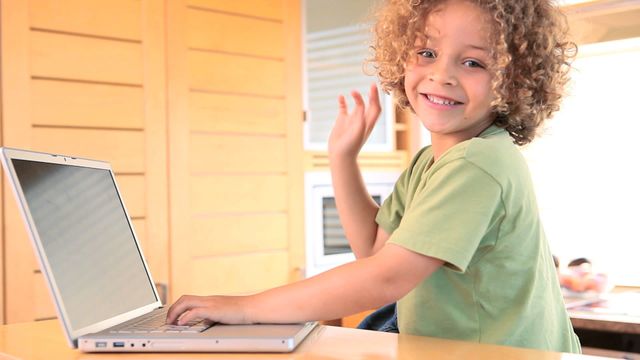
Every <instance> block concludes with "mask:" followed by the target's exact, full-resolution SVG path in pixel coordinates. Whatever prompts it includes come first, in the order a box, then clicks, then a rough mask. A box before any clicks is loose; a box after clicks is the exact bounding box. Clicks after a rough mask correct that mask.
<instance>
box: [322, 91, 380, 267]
mask: <svg viewBox="0 0 640 360" xmlns="http://www.w3.org/2000/svg"><path fill="white" fill-rule="evenodd" d="M351 95H352V96H353V99H354V101H355V108H354V110H353V112H351V113H349V112H348V110H347V104H346V101H345V99H344V97H342V96H340V97H339V112H338V117H337V119H336V123H335V125H334V127H333V129H332V130H331V135H330V137H329V160H330V161H329V165H330V168H331V179H332V183H333V188H334V192H335V198H336V207H337V208H338V214H339V215H340V222H341V223H342V227H343V228H344V231H345V235H346V237H347V239H348V240H349V244H350V245H351V249H352V250H353V252H354V254H355V255H356V257H357V258H364V257H367V256H371V255H372V254H374V253H375V252H376V251H377V250H379V249H380V248H381V247H382V245H384V243H385V242H386V240H387V239H388V237H389V236H388V234H387V233H386V232H385V231H384V230H381V229H378V224H377V223H376V222H375V217H376V214H377V212H378V205H377V204H376V203H375V201H373V199H372V198H371V195H370V194H369V192H368V191H367V189H366V187H365V184H364V181H363V180H362V174H361V173H360V169H359V167H358V163H357V161H356V159H357V157H358V153H359V152H360V149H361V148H362V146H363V145H364V143H365V142H366V140H367V138H368V137H369V135H370V134H371V131H372V130H373V127H374V126H375V124H376V121H377V119H378V116H379V115H380V100H379V98H378V89H377V87H376V86H375V85H372V86H371V88H370V91H369V104H368V105H367V106H366V107H365V105H364V101H363V99H362V96H361V95H360V93H358V92H356V91H354V92H352V93H351Z"/></svg>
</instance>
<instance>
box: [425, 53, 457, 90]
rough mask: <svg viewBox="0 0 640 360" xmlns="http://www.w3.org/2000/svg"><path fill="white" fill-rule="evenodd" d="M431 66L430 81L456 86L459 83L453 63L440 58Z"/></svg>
mask: <svg viewBox="0 0 640 360" xmlns="http://www.w3.org/2000/svg"><path fill="white" fill-rule="evenodd" d="M439 60H440V61H436V62H435V63H434V64H432V66H430V68H429V73H428V79H429V81H433V82H437V83H438V84H440V85H450V86H454V85H457V84H458V80H457V79H456V76H455V73H454V71H453V65H452V64H449V62H448V61H445V60H444V59H439Z"/></svg>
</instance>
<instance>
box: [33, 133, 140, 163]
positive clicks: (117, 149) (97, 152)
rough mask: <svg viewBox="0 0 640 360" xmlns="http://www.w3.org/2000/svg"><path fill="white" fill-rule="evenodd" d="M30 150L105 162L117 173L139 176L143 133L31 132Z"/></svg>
mask: <svg viewBox="0 0 640 360" xmlns="http://www.w3.org/2000/svg"><path fill="white" fill-rule="evenodd" d="M32 139H33V140H32V141H33V147H32V148H33V149H34V150H38V151H44V152H53V153H58V154H64V155H73V156H79V157H86V158H90V159H98V160H107V161H110V162H111V166H112V167H113V169H114V171H115V172H117V173H143V172H144V169H145V163H144V161H145V159H144V145H145V144H144V133H143V132H141V131H124V130H94V129H66V128H40V127H37V128H34V129H33V131H32Z"/></svg>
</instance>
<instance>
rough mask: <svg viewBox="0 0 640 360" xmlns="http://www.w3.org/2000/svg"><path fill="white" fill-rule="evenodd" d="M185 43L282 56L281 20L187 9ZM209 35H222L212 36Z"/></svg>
mask: <svg viewBox="0 0 640 360" xmlns="http://www.w3.org/2000/svg"><path fill="white" fill-rule="evenodd" d="M187 23H188V26H189V29H188V40H187V45H188V46H189V48H191V49H203V50H213V51H221V52H230V53H236V54H249V55H251V56H264V57H271V58H276V59H282V57H283V54H284V51H283V50H284V42H283V41H282V39H283V36H284V34H283V33H282V22H280V21H272V20H262V19H255V18H247V17H238V16H234V15H229V14H225V13H217V12H212V11H203V10H199V9H189V11H188V18H187ZM213 34H225V35H224V36H214V35H213Z"/></svg>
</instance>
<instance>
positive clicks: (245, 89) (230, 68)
mask: <svg viewBox="0 0 640 360" xmlns="http://www.w3.org/2000/svg"><path fill="white" fill-rule="evenodd" d="M188 57H189V83H190V84H191V88H192V89H194V90H195V89H197V90H205V91H213V92H222V93H236V94H252V95H262V96H270V97H276V98H280V97H282V96H283V94H284V65H283V63H282V61H277V60H271V59H261V58H254V57H246V56H237V55H229V54H221V53H210V52H203V51H190V52H189V55H188Z"/></svg>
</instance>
